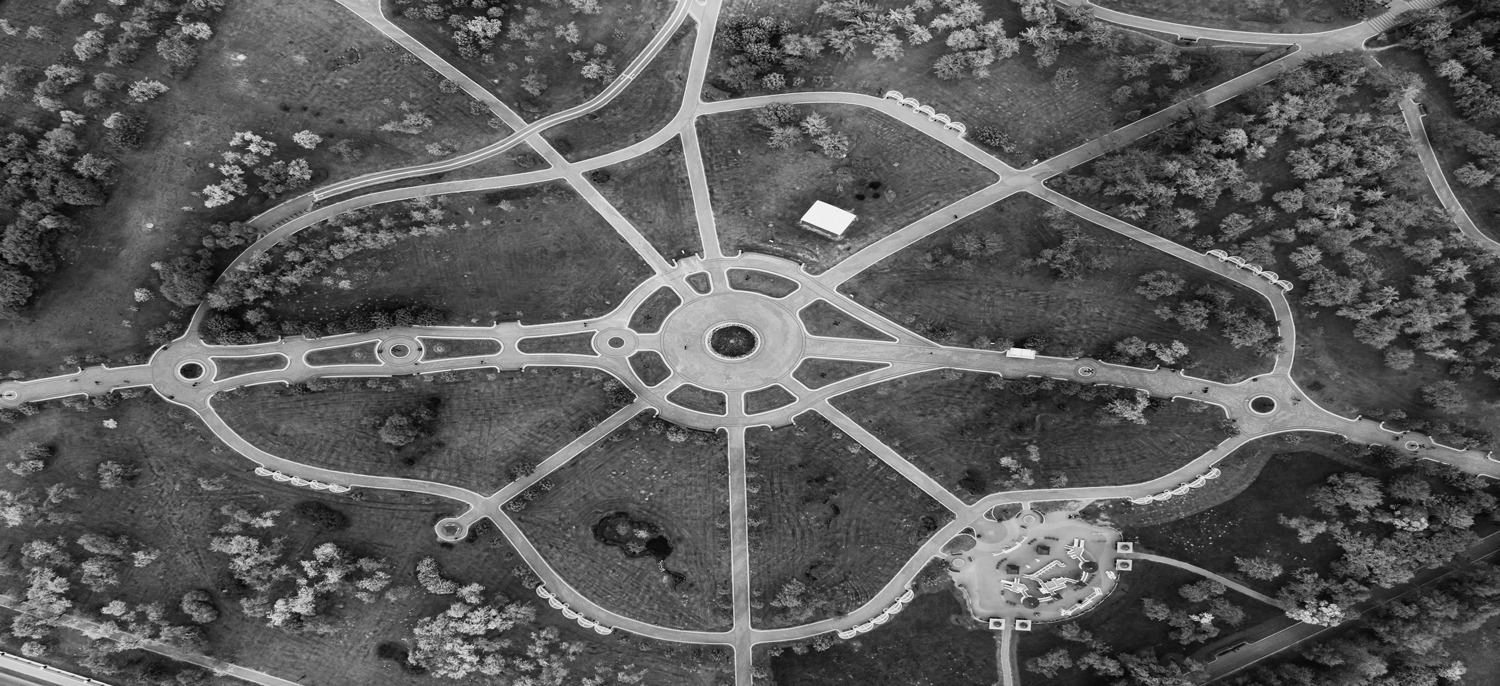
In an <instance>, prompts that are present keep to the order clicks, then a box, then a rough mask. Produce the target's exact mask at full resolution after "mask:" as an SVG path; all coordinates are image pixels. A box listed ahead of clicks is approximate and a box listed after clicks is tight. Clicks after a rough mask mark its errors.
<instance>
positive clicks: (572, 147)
mask: <svg viewBox="0 0 1500 686" xmlns="http://www.w3.org/2000/svg"><path fill="white" fill-rule="evenodd" d="M696 36H697V28H696V27H695V25H694V24H693V22H691V21H689V22H685V23H684V24H683V25H682V26H681V27H680V28H678V29H677V33H674V34H672V40H671V42H669V43H667V45H666V47H664V48H662V50H661V53H660V54H658V55H657V56H656V59H655V60H652V61H651V64H650V65H649V66H647V67H646V69H645V70H644V71H642V72H641V75H640V76H638V77H636V78H635V80H633V81H631V82H630V85H629V86H628V87H626V88H625V91H624V92H623V93H620V95H619V97H616V98H615V99H614V100H611V101H609V104H607V105H605V106H604V107H602V108H600V109H597V110H594V111H593V112H590V113H588V114H585V115H583V116H581V117H579V118H577V119H571V120H569V121H567V122H564V123H562V124H558V125H557V126H554V127H552V128H550V129H547V130H546V131H545V132H543V133H542V137H543V138H546V139H547V142H549V143H551V144H552V146H553V147H554V148H556V149H557V151H558V152H559V153H562V156H563V157H565V158H567V160H568V161H569V162H577V161H578V160H583V159H588V158H590V157H596V156H598V155H601V154H603V153H606V152H609V151H611V150H619V149H620V148H624V147H626V146H629V145H633V144H635V143H636V142H638V141H640V140H641V139H643V138H645V137H646V136H649V135H651V134H653V133H656V132H657V130H658V129H661V128H662V127H664V126H666V125H667V123H668V122H671V121H672V118H673V117H675V116H676V115H677V109H678V107H679V106H680V105H681V104H682V87H683V84H684V83H685V82H686V81H687V72H688V62H689V61H690V60H691V59H692V57H693V40H694V38H695V37H696Z"/></svg>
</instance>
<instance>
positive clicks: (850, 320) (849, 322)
mask: <svg viewBox="0 0 1500 686" xmlns="http://www.w3.org/2000/svg"><path fill="white" fill-rule="evenodd" d="M797 316H798V317H801V318H802V326H803V327H804V328H806V329H807V332H808V333H810V334H812V335H814V336H828V337H830V338H858V339H861V340H867V341H892V342H894V341H895V340H896V339H895V338H893V337H891V336H887V335H885V334H883V333H881V332H879V331H877V330H875V329H874V328H873V327H871V326H869V325H867V324H865V323H864V322H862V321H860V320H858V319H855V318H854V317H851V316H849V314H848V313H847V312H844V311H843V310H840V309H839V308H837V307H834V306H833V305H830V304H828V301H827V300H819V301H817V302H814V303H813V304H811V305H808V306H807V307H804V308H802V311H801V312H798V313H797Z"/></svg>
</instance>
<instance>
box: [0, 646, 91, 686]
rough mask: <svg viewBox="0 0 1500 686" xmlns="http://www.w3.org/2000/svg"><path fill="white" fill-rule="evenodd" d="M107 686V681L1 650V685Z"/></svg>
mask: <svg viewBox="0 0 1500 686" xmlns="http://www.w3.org/2000/svg"><path fill="white" fill-rule="evenodd" d="M48 685H50V686H105V682H103V681H98V680H96V679H92V678H89V677H86V676H80V675H78V674H74V673H72V672H67V671H63V670H61V669H58V668H56V667H53V666H52V665H45V664H42V663H40V662H35V661H32V660H28V659H26V658H24V657H21V656H20V655H12V654H10V653H3V652H0V686H48Z"/></svg>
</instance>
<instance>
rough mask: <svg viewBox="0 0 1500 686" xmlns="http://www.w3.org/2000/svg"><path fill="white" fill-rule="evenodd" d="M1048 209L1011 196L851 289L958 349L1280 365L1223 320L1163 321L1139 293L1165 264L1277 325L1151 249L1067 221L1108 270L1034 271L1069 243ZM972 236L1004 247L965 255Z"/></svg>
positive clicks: (1237, 375) (1226, 374) (1203, 369)
mask: <svg viewBox="0 0 1500 686" xmlns="http://www.w3.org/2000/svg"><path fill="white" fill-rule="evenodd" d="M1050 207H1051V205H1050V204H1049V203H1047V202H1046V201H1045V200H1042V199H1040V198H1037V197H1036V196H1033V195H1029V194H1020V195H1016V196H1013V197H1010V198H1007V199H1006V200H1004V201H1002V202H1001V203H1000V204H998V205H994V206H991V207H989V208H986V209H985V210H983V211H981V212H979V213H978V214H975V215H973V216H970V217H968V218H966V219H964V220H963V221H961V222H958V223H957V224H954V225H953V226H950V227H948V228H946V229H943V230H942V231H940V232H938V233H936V234H933V235H932V236H929V237H927V238H926V239H923V240H922V241H921V242H918V243H916V244H914V245H912V246H911V247H909V248H906V249H905V250H902V251H901V252H899V253H896V254H895V255H893V256H891V257H889V258H887V259H886V260H884V261H882V262H880V263H878V264H876V265H875V266H873V267H871V268H870V269H868V270H866V271H864V272H863V273H861V274H859V275H858V276H856V277H855V278H854V279H853V280H851V281H849V282H848V283H846V284H845V285H844V286H842V288H841V290H842V291H843V292H844V293H846V294H847V295H849V296H850V297H852V298H854V299H855V300H858V301H859V302H860V303H861V304H863V305H865V306H867V307H870V308H872V309H874V310H875V311H877V312H880V313H881V314H883V315H885V316H887V317H889V318H891V319H893V320H895V321H896V322H898V323H901V324H905V325H907V326H909V327H916V328H918V330H925V331H928V332H929V333H930V335H931V336H932V337H934V338H937V339H939V340H941V341H942V342H944V343H949V344H955V345H975V344H976V343H980V342H979V341H978V340H977V339H980V338H981V337H983V338H984V339H987V340H990V341H996V340H1002V339H1003V340H1011V341H1015V342H1020V341H1022V340H1024V339H1026V338H1028V337H1032V336H1039V337H1041V338H1043V339H1045V341H1046V345H1045V346H1044V347H1043V348H1042V350H1043V351H1044V352H1046V353H1047V354H1053V355H1060V356H1070V357H1071V356H1077V355H1100V354H1103V353H1106V352H1109V351H1110V349H1111V347H1112V346H1113V345H1114V344H1115V342H1116V341H1119V340H1121V339H1123V338H1126V337H1129V336H1139V337H1140V338H1142V339H1144V340H1146V341H1148V342H1153V343H1156V342H1159V343H1168V342H1170V341H1173V340H1178V341H1181V342H1182V343H1184V344H1185V345H1187V348H1188V351H1189V358H1188V360H1189V361H1188V364H1189V365H1190V366H1189V367H1188V369H1189V372H1188V373H1190V374H1192V375H1194V376H1200V377H1204V378H1209V379H1214V380H1220V381H1228V382H1234V381H1239V380H1241V379H1244V378H1247V377H1250V376H1253V375H1255V374H1262V373H1265V372H1269V371H1270V370H1271V367H1272V365H1273V363H1274V362H1273V360H1271V359H1270V358H1262V357H1259V356H1258V355H1256V353H1255V352H1254V349H1253V348H1248V347H1246V348H1235V347H1233V346H1231V345H1230V344H1229V342H1228V341H1227V340H1225V339H1224V337H1223V336H1222V335H1221V334H1220V328H1221V327H1219V326H1217V325H1214V326H1210V327H1209V328H1208V329H1205V330H1203V331H1187V330H1185V329H1183V328H1182V327H1181V326H1179V325H1178V324H1176V323H1175V322H1171V321H1167V320H1165V319H1162V318H1161V317H1158V316H1156V314H1155V313H1154V312H1153V310H1154V309H1155V308H1156V306H1157V305H1158V304H1159V303H1156V302H1152V301H1149V300H1147V299H1146V298H1144V297H1142V296H1140V295H1139V294H1137V293H1136V292H1135V288H1136V286H1137V285H1139V281H1138V279H1139V277H1140V276H1141V275H1142V274H1146V273H1148V272H1152V271H1156V270H1160V269H1165V270H1169V271H1172V272H1175V273H1177V274H1179V275H1181V276H1182V277H1183V278H1185V279H1188V282H1189V285H1188V287H1187V292H1189V293H1191V292H1192V290H1194V289H1195V288H1196V287H1197V286H1198V285H1202V284H1213V285H1215V286H1220V287H1223V288H1225V289H1228V290H1230V291H1231V292H1232V293H1233V294H1234V295H1235V305H1234V306H1235V307H1246V308H1248V309H1249V310H1250V311H1251V312H1253V313H1256V314H1258V315H1260V317H1261V318H1262V319H1264V320H1267V321H1269V320H1271V318H1272V316H1271V309H1270V305H1269V304H1268V303H1267V302H1266V301H1265V299H1264V298H1262V297H1260V296H1259V295H1258V294H1256V293H1254V292H1253V291H1251V290H1250V289H1248V288H1245V287H1244V286H1240V285H1238V284H1236V283H1234V282H1232V281H1230V280H1228V279H1225V278H1223V277H1220V276H1218V275H1216V274H1213V273H1212V272H1208V271H1206V270H1203V269H1199V268H1198V267H1195V266H1193V265H1191V264H1189V263H1187V262H1184V261H1182V260H1179V259H1177V258H1174V257H1172V256H1171V255H1168V254H1166V253H1163V252H1161V251H1159V250H1156V249H1154V248H1150V247H1147V246H1146V245H1145V244H1143V243H1140V242H1137V241H1134V240H1131V239H1129V238H1126V237H1124V236H1121V235H1120V234H1117V233H1115V232H1113V231H1110V230H1108V229H1105V228H1102V227H1100V226H1098V225H1097V224H1094V223H1092V222H1087V221H1084V220H1080V219H1076V218H1073V217H1072V216H1071V215H1069V218H1070V220H1071V221H1072V223H1073V225H1074V226H1077V227H1078V229H1079V230H1080V231H1081V232H1082V234H1083V237H1084V239H1085V240H1086V241H1087V245H1088V247H1087V248H1086V250H1088V251H1092V252H1094V253H1097V254H1099V255H1102V256H1105V257H1108V258H1109V260H1110V261H1111V263H1112V264H1111V266H1110V268H1109V269H1106V270H1103V271H1094V272H1087V273H1085V274H1083V275H1082V276H1081V277H1079V278H1077V279H1072V280H1064V279H1059V278H1056V277H1054V276H1053V274H1052V272H1051V271H1050V270H1049V269H1047V268H1045V267H1036V268H1028V267H1027V266H1026V265H1025V261H1026V260H1028V259H1032V258H1034V257H1036V256H1037V254H1038V253H1039V252H1041V251H1042V250H1044V249H1049V248H1056V247H1057V246H1058V245H1060V244H1061V243H1062V241H1063V237H1062V235H1060V234H1059V232H1058V231H1056V230H1054V229H1053V228H1051V227H1049V226H1048V225H1047V223H1046V222H1045V221H1044V220H1043V218H1042V215H1043V213H1044V212H1046V211H1047V209H1048V208H1050ZM974 238H979V239H982V240H985V241H991V240H995V241H998V242H999V243H1000V244H1001V245H1003V246H1004V247H1003V249H1000V250H998V251H994V252H993V254H978V255H975V256H973V257H964V256H963V253H961V252H960V251H959V250H958V249H957V248H956V247H955V245H956V243H958V242H959V241H961V240H969V241H972V240H973V239H974ZM981 345H982V344H981Z"/></svg>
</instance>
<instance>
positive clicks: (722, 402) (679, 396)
mask: <svg viewBox="0 0 1500 686" xmlns="http://www.w3.org/2000/svg"><path fill="white" fill-rule="evenodd" d="M667 400H669V401H671V402H673V403H676V404H678V405H681V406H683V407H686V408H688V409H689V410H697V411H699V412H706V413H708V414H717V415H722V414H724V413H725V411H726V409H727V408H728V406H729V399H728V397H726V396H725V395H724V394H723V393H720V392H718V391H710V390H707V389H703V388H699V387H697V386H694V385H692V384H683V385H681V386H678V387H677V390H675V391H672V392H671V393H669V394H667Z"/></svg>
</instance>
